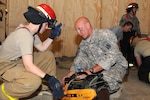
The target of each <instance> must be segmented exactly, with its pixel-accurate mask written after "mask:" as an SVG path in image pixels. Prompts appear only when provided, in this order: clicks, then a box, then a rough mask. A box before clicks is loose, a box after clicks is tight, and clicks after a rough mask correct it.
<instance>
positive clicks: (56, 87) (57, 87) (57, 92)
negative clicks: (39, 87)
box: [44, 74, 64, 99]
mask: <svg viewBox="0 0 150 100" xmlns="http://www.w3.org/2000/svg"><path fill="white" fill-rule="evenodd" d="M44 79H45V80H47V82H48V84H49V87H50V89H51V90H52V94H53V98H54V99H60V98H61V97H63V96H64V92H63V87H62V85H61V83H60V82H59V81H58V80H57V79H56V78H55V77H54V76H50V75H48V74H46V75H45V77H44Z"/></svg>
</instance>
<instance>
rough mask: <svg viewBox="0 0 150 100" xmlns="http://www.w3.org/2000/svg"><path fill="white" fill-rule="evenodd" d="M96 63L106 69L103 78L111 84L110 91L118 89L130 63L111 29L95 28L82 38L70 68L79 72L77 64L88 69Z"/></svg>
mask: <svg viewBox="0 0 150 100" xmlns="http://www.w3.org/2000/svg"><path fill="white" fill-rule="evenodd" d="M96 64H98V65H99V66H101V67H102V68H103V69H104V70H103V71H102V73H103V78H104V80H105V81H106V82H107V83H108V84H109V87H110V92H113V91H116V90H118V89H119V88H120V86H121V83H122V79H123V77H124V76H125V74H126V69H127V66H128V65H127V61H126V60H125V58H124V57H123V55H122V53H121V52H120V51H119V48H118V46H117V38H116V36H115V34H114V33H112V31H110V30H102V29H101V30H100V29H94V30H93V34H92V35H91V36H90V37H89V38H87V39H84V40H82V41H81V43H80V45H79V48H78V51H77V55H76V58H75V59H74V64H73V65H72V67H71V69H70V70H71V71H75V72H78V70H77V66H81V68H82V69H83V70H86V69H89V68H92V67H93V66H95V65H96Z"/></svg>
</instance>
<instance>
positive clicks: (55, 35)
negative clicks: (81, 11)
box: [49, 23, 62, 39]
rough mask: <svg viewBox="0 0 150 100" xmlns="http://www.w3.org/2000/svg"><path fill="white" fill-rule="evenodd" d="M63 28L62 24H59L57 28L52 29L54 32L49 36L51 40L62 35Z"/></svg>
mask: <svg viewBox="0 0 150 100" xmlns="http://www.w3.org/2000/svg"><path fill="white" fill-rule="evenodd" d="M61 26H62V23H59V24H58V25H57V26H55V27H54V28H52V31H51V33H50V36H49V38H50V39H54V38H55V37H57V36H59V35H60V33H61Z"/></svg>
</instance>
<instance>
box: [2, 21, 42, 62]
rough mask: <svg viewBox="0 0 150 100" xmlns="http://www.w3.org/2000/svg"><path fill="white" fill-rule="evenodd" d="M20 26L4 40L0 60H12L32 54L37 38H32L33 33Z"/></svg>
mask: <svg viewBox="0 0 150 100" xmlns="http://www.w3.org/2000/svg"><path fill="white" fill-rule="evenodd" d="M23 27H24V26H23V25H22V24H21V25H19V27H18V28H16V30H15V31H13V32H12V33H10V35H9V36H8V37H7V38H6V39H5V41H4V42H3V44H2V47H1V48H0V59H7V60H14V59H17V58H18V57H21V56H22V55H26V54H32V53H33V44H34V41H35V39H37V41H36V42H35V44H38V43H39V42H40V40H38V39H39V38H38V36H35V37H36V38H34V37H33V34H34V33H33V32H32V31H30V30H28V29H26V28H23Z"/></svg>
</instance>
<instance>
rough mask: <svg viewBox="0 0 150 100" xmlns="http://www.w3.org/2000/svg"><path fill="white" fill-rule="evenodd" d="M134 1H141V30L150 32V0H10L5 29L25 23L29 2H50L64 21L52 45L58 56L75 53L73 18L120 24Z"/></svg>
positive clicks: (101, 25)
mask: <svg viewBox="0 0 150 100" xmlns="http://www.w3.org/2000/svg"><path fill="white" fill-rule="evenodd" d="M131 2H137V3H138V4H139V11H138V12H137V17H138V18H139V20H140V26H141V30H142V32H143V33H148V34H150V28H149V26H150V17H149V16H150V12H149V9H150V1H149V0H24V1H23V2H22V0H9V1H8V3H7V8H8V14H7V17H8V18H7V23H6V26H7V25H8V29H7V30H8V31H7V32H6V33H7V34H9V33H10V32H11V31H13V30H14V29H15V28H16V27H17V26H18V25H19V24H20V23H26V20H25V19H24V17H23V13H24V12H25V11H27V7H28V6H29V5H31V6H34V7H35V6H37V5H38V4H40V3H47V4H49V5H50V6H51V7H52V8H53V9H54V11H55V13H56V17H57V20H58V23H60V22H62V23H63V26H62V33H61V35H60V37H59V38H57V39H55V41H54V42H53V44H52V45H51V46H50V48H49V49H50V50H52V51H53V52H54V54H55V55H56V56H74V55H75V53H76V50H77V47H78V45H79V43H80V41H81V38H80V37H78V36H77V32H76V31H75V29H74V22H75V20H76V19H77V18H78V17H80V16H86V17H88V18H89V20H90V21H91V24H92V25H93V27H96V28H109V27H111V26H114V25H118V24H119V21H120V18H121V16H122V15H123V14H125V13H126V10H125V9H126V8H127V5H128V4H129V3H131ZM0 27H1V26H0ZM49 33H50V30H47V31H46V32H45V33H44V34H45V35H44V37H42V38H44V39H45V36H48V35H49Z"/></svg>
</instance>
